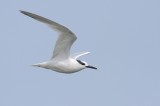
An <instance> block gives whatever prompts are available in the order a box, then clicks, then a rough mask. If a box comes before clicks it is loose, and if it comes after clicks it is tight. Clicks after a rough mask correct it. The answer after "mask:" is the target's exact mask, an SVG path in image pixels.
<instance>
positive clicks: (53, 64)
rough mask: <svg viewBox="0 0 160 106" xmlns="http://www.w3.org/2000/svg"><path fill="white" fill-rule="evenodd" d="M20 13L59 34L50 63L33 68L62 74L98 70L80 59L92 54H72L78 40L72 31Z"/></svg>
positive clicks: (40, 18) (43, 19)
mask: <svg viewBox="0 0 160 106" xmlns="http://www.w3.org/2000/svg"><path fill="white" fill-rule="evenodd" d="M20 12H21V13H23V14H24V15H27V16H29V17H31V18H33V19H35V20H37V21H40V22H42V23H45V24H47V25H48V26H49V27H51V28H52V29H53V30H55V31H56V32H58V34H59V37H58V39H57V41H56V45H55V48H54V51H53V56H52V58H51V59H50V60H48V61H45V62H42V63H38V64H34V65H33V66H37V67H42V68H46V69H50V70H54V71H57V72H60V73H74V72H78V71H80V70H82V69H85V68H92V69H97V68H96V67H93V66H91V65H89V64H88V63H87V62H85V61H81V60H79V59H78V58H79V57H81V56H83V55H87V54H89V53H90V52H80V53H75V54H70V48H71V46H72V44H73V43H74V42H75V40H76V39H77V37H76V35H75V34H74V33H73V32H72V31H71V30H69V29H68V28H66V27H65V26H63V25H60V24H59V23H57V22H54V21H52V20H49V19H47V18H44V17H42V16H39V15H36V14H33V13H30V12H26V11H21V10H20Z"/></svg>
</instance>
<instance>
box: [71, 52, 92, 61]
mask: <svg viewBox="0 0 160 106" xmlns="http://www.w3.org/2000/svg"><path fill="white" fill-rule="evenodd" d="M89 53H90V52H80V53H74V54H72V55H71V57H72V58H74V59H78V58H79V57H81V56H83V55H87V54H89Z"/></svg>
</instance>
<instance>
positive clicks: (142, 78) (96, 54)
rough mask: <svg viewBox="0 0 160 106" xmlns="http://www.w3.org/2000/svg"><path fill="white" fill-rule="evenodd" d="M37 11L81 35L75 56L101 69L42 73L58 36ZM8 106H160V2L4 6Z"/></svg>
mask: <svg viewBox="0 0 160 106" xmlns="http://www.w3.org/2000/svg"><path fill="white" fill-rule="evenodd" d="M19 10H25V11H29V12H33V13H36V14H39V15H42V16H44V17H47V18H49V19H52V20H54V21H57V22H59V23H61V24H63V25H65V26H67V27H68V28H70V29H71V30H72V31H73V32H75V33H76V34H77V37H78V40H77V41H76V43H75V44H74V46H73V47H72V52H80V51H90V52H91V54H90V55H87V56H85V57H83V58H81V59H82V60H85V61H87V62H88V63H90V64H91V65H94V66H97V67H98V68H99V70H91V69H86V70H83V71H80V72H78V73H75V74H70V75H68V74H61V73H57V72H54V71H50V70H46V69H42V68H34V67H31V66H30V65H31V64H34V63H37V62H42V61H44V60H48V59H49V58H50V57H51V55H52V51H53V47H54V44H55V41H56V38H57V34H56V33H55V32H54V31H52V30H50V29H49V28H48V27H46V26H45V25H43V24H41V23H39V22H37V21H35V20H33V19H31V18H29V17H27V16H24V15H23V14H21V13H20V12H19ZM0 13H1V20H0V23H1V24H0V28H1V31H0V37H1V38H0V48H1V55H0V58H1V62H0V64H1V67H0V84H1V86H0V106H160V101H159V99H160V77H159V76H160V30H159V29H160V1H159V0H94V1H93V0H79V1H75V0H66V1H64V0H45V1H33V0H25V1H24V0H23V1H22V0H18V1H11V0H2V1H0Z"/></svg>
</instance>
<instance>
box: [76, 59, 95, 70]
mask: <svg viewBox="0 0 160 106" xmlns="http://www.w3.org/2000/svg"><path fill="white" fill-rule="evenodd" d="M77 62H78V63H79V64H80V65H82V66H84V68H92V69H97V68H96V67H93V66H91V65H88V63H87V62H85V61H81V60H77Z"/></svg>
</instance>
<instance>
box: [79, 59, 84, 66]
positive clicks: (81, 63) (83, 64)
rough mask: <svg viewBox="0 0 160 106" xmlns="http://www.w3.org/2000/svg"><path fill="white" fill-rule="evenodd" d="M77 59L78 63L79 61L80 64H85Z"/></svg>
mask: <svg viewBox="0 0 160 106" xmlns="http://www.w3.org/2000/svg"><path fill="white" fill-rule="evenodd" d="M77 61H78V63H80V64H81V65H85V63H83V62H82V61H80V60H77Z"/></svg>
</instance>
